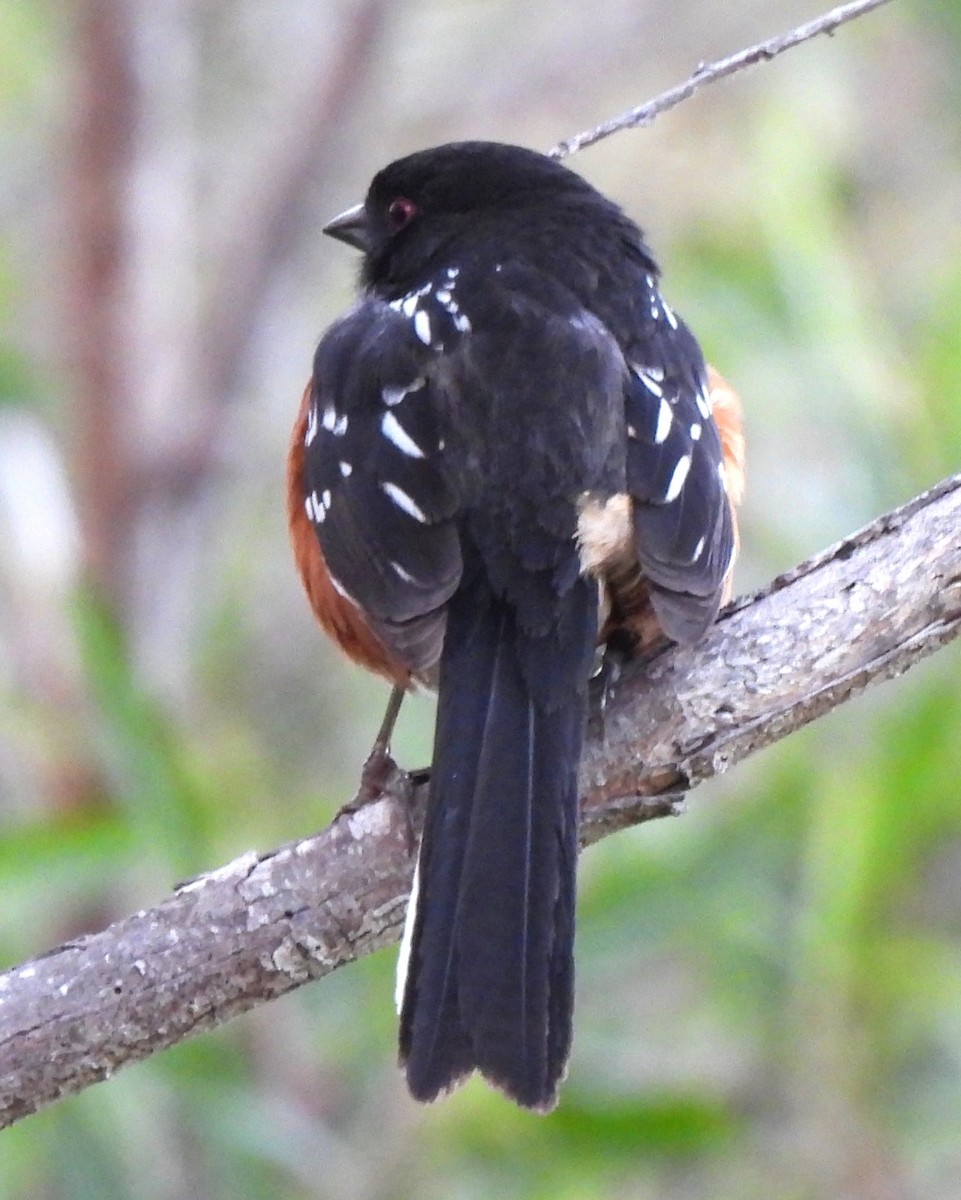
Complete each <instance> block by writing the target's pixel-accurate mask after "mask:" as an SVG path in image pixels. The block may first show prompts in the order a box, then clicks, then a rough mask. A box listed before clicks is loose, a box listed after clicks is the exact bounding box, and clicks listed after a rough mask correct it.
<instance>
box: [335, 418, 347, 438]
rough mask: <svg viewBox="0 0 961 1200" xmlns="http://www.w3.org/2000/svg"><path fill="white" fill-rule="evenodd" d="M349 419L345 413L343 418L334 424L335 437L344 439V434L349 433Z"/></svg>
mask: <svg viewBox="0 0 961 1200" xmlns="http://www.w3.org/2000/svg"><path fill="white" fill-rule="evenodd" d="M347 419H348V418H347V414H346V413H344V415H343V416H342V417H338V418H337V420H336V421H335V422H334V428H333V434H334V437H343V436H344V434H345V433H346V432H347Z"/></svg>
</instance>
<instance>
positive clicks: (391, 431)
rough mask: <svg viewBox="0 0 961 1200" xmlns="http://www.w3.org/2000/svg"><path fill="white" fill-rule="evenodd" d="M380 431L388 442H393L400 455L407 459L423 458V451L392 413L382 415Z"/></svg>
mask: <svg viewBox="0 0 961 1200" xmlns="http://www.w3.org/2000/svg"><path fill="white" fill-rule="evenodd" d="M380 431H381V433H382V434H383V435H384V437H385V438H387V440H388V441H390V442H393V444H394V445H395V446H396V447H397V449H398V450H399V451H400V452H401V454H406V455H407V457H408V458H423V457H424V451H423V450H422V449H421V448H420V446H418V445H417V443H416V442H415V441H414V439H413V438H412V437H411V436H410V434H409V433H408V432H407V430H406V429H405V428H404V427H403V425H401V423H400V421H398V420H397V418H396V417H395V416H394V414H393V413H392V412H386V413H384V419H383V420H382V421H381V423H380Z"/></svg>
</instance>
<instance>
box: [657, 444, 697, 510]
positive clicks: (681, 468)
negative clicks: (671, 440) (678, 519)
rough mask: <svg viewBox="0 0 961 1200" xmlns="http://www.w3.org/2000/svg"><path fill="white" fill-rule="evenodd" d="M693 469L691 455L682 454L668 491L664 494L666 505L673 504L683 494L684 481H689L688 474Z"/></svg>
mask: <svg viewBox="0 0 961 1200" xmlns="http://www.w3.org/2000/svg"><path fill="white" fill-rule="evenodd" d="M690 469H691V456H690V454H682V455H681V457H680V458H679V459H678V460H677V466H676V467H675V468H674V474H673V475H672V476H671V482H670V483H669V484H668V485H667V491H666V492H665V493H664V503H665V504H671V503H673V501H675V500H676V499H677V498H678V496H679V495H680V494H681V488H682V487H683V486H684V481H685V479H687V473H688V471H690Z"/></svg>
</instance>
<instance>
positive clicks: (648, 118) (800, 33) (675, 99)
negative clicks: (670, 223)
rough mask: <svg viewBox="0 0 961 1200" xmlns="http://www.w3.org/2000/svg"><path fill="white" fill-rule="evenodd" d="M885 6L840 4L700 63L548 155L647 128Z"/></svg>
mask: <svg viewBox="0 0 961 1200" xmlns="http://www.w3.org/2000/svg"><path fill="white" fill-rule="evenodd" d="M887 3H888V0H853V3H851V4H841V5H839V6H838V7H837V8H832V9H831V11H830V12H826V13H823V14H822V15H821V16H820V17H817V18H816V19H815V20H813V21H808V22H807V23H806V24H805V25H799V26H798V27H797V29H792V30H790V31H789V32H788V33H782V34H779V35H778V36H777V37H773V38H769V39H768V40H767V41H766V42H759V43H758V44H757V45H756V46H749V47H748V48H747V49H746V50H740V51H738V53H737V54H731V55H730V56H729V57H728V58H721V59H718V60H717V62H712V63H701V64H700V65H699V66H698V68H697V70H696V71H695V72H694V74H693V75H691V76H690V77H689V78H687V79H685V80H684V82H683V83H679V84H677V85H676V86H674V87H672V88H668V90H667V91H666V92H662V93H661V94H660V95H659V96H655V97H654V99H653V100H648V101H647V102H646V103H645V104H639V105H638V106H637V107H636V108H631V109H628V111H627V112H624V113H621V114H620V116H618V117H612V118H611V119H610V120H609V121H604V122H603V124H601V125H597V126H595V127H594V128H593V129H588V130H585V132H583V133H578V134H575V135H574V137H571V138H566V139H565V140H564V141H563V142H558V143H557V145H556V146H554V147H553V148H552V149H551V150H549V151H548V153H549V154H550V155H551V157H552V158H567V156H568V155H569V154H576V153H577V151H578V150H584V149H585V148H586V147H588V146H593V145H594V144H595V143H596V142H600V141H603V140H604V138H607V137H610V136H611V134H613V133H620V132H621V130H624V129H637V128H639V127H640V126H642V125H650V124H651V122H652V121H653V120H654V119H655V118H656V117H659V116H660V115H661V113H663V112H667V111H668V109H671V108H674V107H676V106H677V105H678V104H680V103H681V101H682V100H687V99H688V97H689V96H693V95H694V93H695V92H696V91H698V90H699V89H700V88H702V87H705V86H706V85H707V84H709V83H715V82H716V81H717V80H718V79H724V78H726V77H727V76H728V75H734V74H736V73H737V72H738V71H741V70H743V69H744V68H745V67H753V66H754V65H755V64H756V63H759V62H769V61H770V60H771V59H772V58H777V56H778V55H779V54H783V53H784V51H785V50H791V49H793V47H794V46H800V45H801V43H802V42H809V41H810V40H811V38H815V37H817V36H818V35H819V34H822V33H826V34H832V33H834V31H835V30H836V29H839V28H840V27H841V26H842V25H845V24H846V23H847V22H848V21H853V20H854V19H855V18H856V17H862V16H864V14H865V13H868V12H870V11H871V10H872V9H874V8H880V7H881V5H882V4H887Z"/></svg>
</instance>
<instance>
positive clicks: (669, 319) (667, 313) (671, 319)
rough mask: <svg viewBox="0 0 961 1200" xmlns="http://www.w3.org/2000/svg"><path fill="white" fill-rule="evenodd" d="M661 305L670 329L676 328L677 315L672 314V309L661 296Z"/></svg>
mask: <svg viewBox="0 0 961 1200" xmlns="http://www.w3.org/2000/svg"><path fill="white" fill-rule="evenodd" d="M661 307H662V308H663V309H664V316H665V317H667V323H668V325H670V327H671V328H672V329H677V317H675V315H674V310H673V309H672V308H671V306H670V305H669V304H668V303H667V301H666V300H665V299H664V297H663V296H662V297H661Z"/></svg>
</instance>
